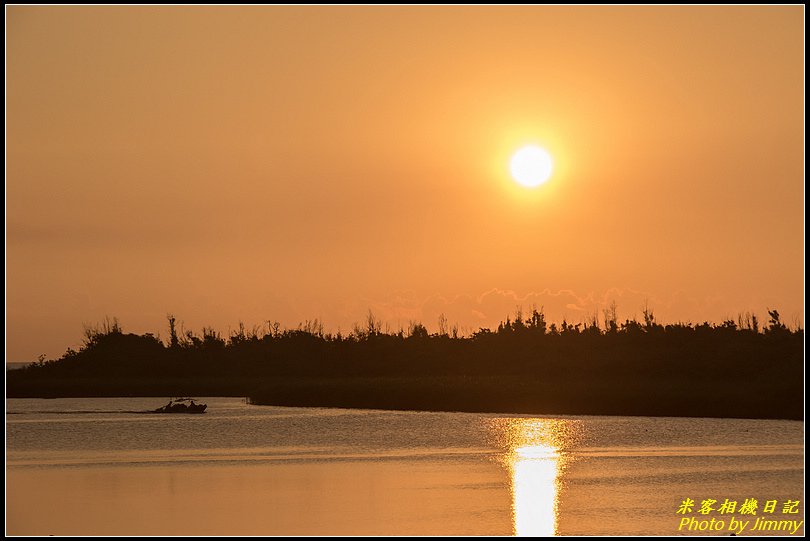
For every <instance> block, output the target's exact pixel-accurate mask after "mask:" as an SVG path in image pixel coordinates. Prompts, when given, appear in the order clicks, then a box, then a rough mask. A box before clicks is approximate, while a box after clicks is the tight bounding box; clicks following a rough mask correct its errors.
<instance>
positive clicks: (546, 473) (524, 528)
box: [491, 418, 579, 536]
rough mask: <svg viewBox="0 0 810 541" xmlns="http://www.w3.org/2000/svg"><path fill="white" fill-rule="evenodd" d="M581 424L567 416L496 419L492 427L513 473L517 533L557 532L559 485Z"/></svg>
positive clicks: (541, 533)
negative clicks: (559, 417)
mask: <svg viewBox="0 0 810 541" xmlns="http://www.w3.org/2000/svg"><path fill="white" fill-rule="evenodd" d="M578 425H579V422H578V421H574V420H567V419H520V418H510V419H493V421H492V423H491V428H492V429H493V431H494V433H495V437H496V440H497V443H498V444H499V446H501V447H502V448H503V449H504V454H503V457H502V458H503V462H504V465H505V466H506V467H507V469H508V470H509V473H510V479H509V480H510V488H511V492H512V521H513V525H514V533H515V535H520V536H548V535H555V534H556V533H557V526H558V524H557V523H558V511H559V501H560V488H561V486H562V484H563V477H564V475H563V474H564V471H565V467H566V465H567V464H568V463H569V462H570V460H571V459H570V457H569V456H568V454H567V452H566V450H567V449H568V448H570V447H571V445H572V444H573V443H574V441H575V440H576V436H577V432H578Z"/></svg>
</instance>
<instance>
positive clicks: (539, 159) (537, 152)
mask: <svg viewBox="0 0 810 541" xmlns="http://www.w3.org/2000/svg"><path fill="white" fill-rule="evenodd" d="M552 165H553V163H552V160H551V154H549V153H548V152H547V151H546V150H545V149H543V148H540V147H538V146H534V145H529V146H525V147H523V148H521V149H520V150H518V151H517V152H515V155H514V156H512V161H511V162H509V170H510V171H511V172H512V178H514V179H515V181H516V182H517V183H518V184H521V185H523V186H526V187H529V188H534V187H535V186H540V185H541V184H543V183H544V182H546V181H547V180H548V179H549V177H550V176H551V169H552Z"/></svg>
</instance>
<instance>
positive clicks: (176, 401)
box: [152, 398, 208, 413]
mask: <svg viewBox="0 0 810 541" xmlns="http://www.w3.org/2000/svg"><path fill="white" fill-rule="evenodd" d="M207 407H208V406H207V404H195V403H194V399H193V398H172V399H171V400H169V403H168V404H166V405H165V406H163V407H161V408H158V409H156V410H152V413H205V408H207Z"/></svg>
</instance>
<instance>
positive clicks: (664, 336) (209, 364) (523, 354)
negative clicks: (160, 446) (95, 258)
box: [6, 310, 804, 420]
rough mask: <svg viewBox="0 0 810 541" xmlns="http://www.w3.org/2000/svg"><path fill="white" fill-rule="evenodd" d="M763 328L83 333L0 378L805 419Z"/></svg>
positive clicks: (98, 388)
mask: <svg viewBox="0 0 810 541" xmlns="http://www.w3.org/2000/svg"><path fill="white" fill-rule="evenodd" d="M770 314H771V320H770V322H769V323H768V325H767V326H764V327H760V326H759V323H758V321H757V320H756V319H752V320H751V321H750V322H748V323H745V324H740V325H737V324H735V323H734V322H733V321H725V322H723V324H721V325H712V324H709V323H704V324H700V325H695V326H693V325H690V324H675V325H666V326H664V325H660V324H658V323H656V322H655V320H654V318H653V317H652V315H651V314H649V313H645V319H644V321H643V322H638V321H635V320H627V321H625V322H623V323H621V322H619V321H617V320H615V319H608V320H607V322H606V324H605V326H604V328H600V327H599V326H598V325H597V324H596V322H595V321H594V322H592V323H590V324H588V325H587V326H585V327H582V326H580V325H571V324H568V323H566V322H563V323H562V325H561V326H559V327H558V326H556V325H554V324H551V325H547V324H546V322H545V319H544V316H543V314H542V311H540V312H538V311H535V310H533V311H532V312H531V314H529V315H528V317H525V318H524V317H522V316H521V315H520V314H518V316H517V317H516V318H515V320H514V321H511V320H509V319H507V320H506V321H505V322H504V323H502V324H501V325H499V327H498V329H497V330H496V331H490V330H487V329H481V330H480V331H479V332H477V333H474V334H473V335H472V336H469V337H460V336H456V335H455V333H447V332H442V333H439V334H429V333H428V332H427V330H426V329H425V328H424V327H423V326H421V325H414V326H412V328H411V329H409V331H408V333H407V334H406V333H404V332H399V333H396V334H388V333H384V332H382V331H381V330H380V327H379V325H378V323H377V322H376V321H374V320H372V319H371V318H370V320H369V323H368V326H367V328H365V329H357V330H355V331H354V332H353V333H352V334H350V335H348V336H340V335H337V336H335V335H329V334H324V333H323V331H322V329H321V328H320V327H319V326H317V325H310V326H309V327H303V328H299V329H295V330H286V331H280V330H278V329H273V330H271V331H270V332H269V333H267V334H264V335H259V334H258V333H257V332H249V331H246V330H245V329H243V328H240V330H239V331H238V332H236V333H234V334H232V335H231V336H230V337H228V338H227V339H225V338H222V337H221V336H220V335H219V334H218V333H215V332H214V331H211V330H210V329H209V330H205V331H204V332H203V335H202V336H197V335H194V334H193V333H191V332H187V333H186V335H185V336H184V337H181V336H179V335H177V334H176V333H175V327H174V319H173V318H170V325H171V326H170V339H169V341H168V343H166V344H164V343H163V342H161V341H160V340H158V339H157V338H156V337H155V336H154V335H152V334H145V335H136V334H125V333H124V332H123V331H122V330H121V328H120V326H119V325H118V323H117V321H115V320H113V321H111V322H108V325H106V327H104V328H102V329H100V330H99V329H90V330H89V331H88V332H87V335H86V340H85V344H84V346H83V347H82V348H81V349H80V350H79V351H73V350H68V352H67V353H65V354H64V355H63V356H62V358H60V359H58V360H51V361H45V360H42V361H40V362H38V363H34V364H32V365H29V366H27V367H24V368H22V369H19V370H7V372H6V393H7V397H8V398H17V397H19V398H22V397H28V398H35V397H41V398H53V397H92V396H124V397H125V396H162V397H166V396H179V395H183V396H245V397H249V398H250V400H251V401H252V402H253V403H255V404H266V405H277V406H292V407H309V406H312V407H341V408H362V409H384V410H413V411H466V412H487V413H524V414H543V412H554V413H557V414H567V415H634V416H655V417H661V416H664V417H720V418H745V419H793V420H800V419H803V418H804V331H803V330H801V329H795V330H793V329H788V328H787V327H785V325H783V324H782V323H781V322H780V321H779V315H778V313H777V312H776V311H775V310H774V311H772V312H770Z"/></svg>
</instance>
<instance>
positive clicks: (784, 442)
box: [6, 398, 804, 535]
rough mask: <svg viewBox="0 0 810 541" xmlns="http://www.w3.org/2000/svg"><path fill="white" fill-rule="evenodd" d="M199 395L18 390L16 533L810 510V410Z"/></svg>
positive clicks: (588, 523) (638, 520)
mask: <svg viewBox="0 0 810 541" xmlns="http://www.w3.org/2000/svg"><path fill="white" fill-rule="evenodd" d="M202 401H203V402H205V403H207V404H208V409H209V411H208V413H206V414H205V415H154V414H142V413H136V412H137V411H139V410H146V409H152V408H155V407H158V406H161V405H163V404H164V403H165V400H163V401H162V400H160V399H154V398H137V399H124V398H111V399H106V398H104V399H102V398H93V399H57V400H36V399H31V400H28V399H9V400H7V401H6V408H7V416H6V438H7V440H6V441H7V444H6V445H7V464H6V474H7V477H6V483H7V486H6V490H7V492H6V495H7V497H6V513H7V532H6V533H7V534H10V535H18V534H38V535H47V534H57V535H80V534H188V535H194V534H198V535H199V534H202V535H205V534H209V535H216V534H237V535H238V534H346V535H348V534H459V535H461V534H473V535H487V534H494V535H512V534H518V535H523V534H526V535H550V534H559V535H582V534H584V535H596V534H608V535H618V534H630V535H639V534H654V535H665V534H673V533H675V534H677V533H683V534H687V533H692V534H694V533H704V534H718V533H722V534H724V535H728V531H725V532H709V531H704V532H695V531H692V532H687V531H686V530H685V529H684V530H682V531H681V532H678V525H679V523H680V520H681V519H682V518H684V515H680V514H676V510H677V509H678V506H679V504H680V503H681V502H682V501H683V500H684V499H685V498H692V499H693V500H695V501H696V502H697V505H696V507H695V509H694V511H697V509H698V508H699V507H700V502H701V501H702V500H705V499H708V498H712V499H716V500H719V502H720V503H722V502H723V501H724V500H725V499H726V498H728V499H729V500H737V501H739V503H740V504H742V503H743V501H744V500H745V499H746V498H756V499H757V500H758V501H759V507H760V511H759V512H758V513H757V515H756V517H750V516H748V517H746V516H741V515H739V514H738V513H737V514H735V515H733V516H735V517H736V518H738V519H739V518H742V519H744V520H749V519H752V520H751V524H753V522H754V520H755V519H756V518H757V517H765V518H769V519H777V520H785V519H790V520H803V519H804V501H803V499H804V484H803V477H804V469H803V464H804V461H803V454H804V445H803V441H804V435H803V424H802V423H801V422H794V421H757V420H729V419H684V418H645V417H589V416H579V417H569V416H557V417H551V416H549V417H530V416H504V415H484V414H468V413H419V412H384V411H358V410H339V409H304V408H278V407H268V406H253V405H248V404H245V403H244V401H243V400H242V399H239V398H208V399H204V400H202ZM788 499H790V500H800V501H801V503H800V505H799V507H798V513H797V514H782V506H783V502H784V501H785V500H788ZM767 500H777V502H778V503H777V505H778V508H777V509H776V511H775V512H774V513H773V514H764V513H763V512H762V506H763V505H764V504H765V501H767ZM718 506H719V503H718V504H717V505H716V506H715V507H718ZM730 516H732V515H725V516H724V515H720V514H718V513H717V512H716V511H715V512H713V513H711V514H709V515H705V516H704V515H701V514H699V513H697V512H693V513H692V514H689V515H686V517H695V518H697V519H699V520H707V519H711V518H715V519H718V520H720V519H725V520H728V518H729V517H730ZM749 527H750V526H749ZM726 528H727V526H726ZM745 533H748V532H743V534H745ZM765 533H769V532H765ZM778 533H783V534H784V533H790V532H778ZM803 533H804V527H803V526H802V527H801V528H800V529H799V530H798V532H797V534H803Z"/></svg>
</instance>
